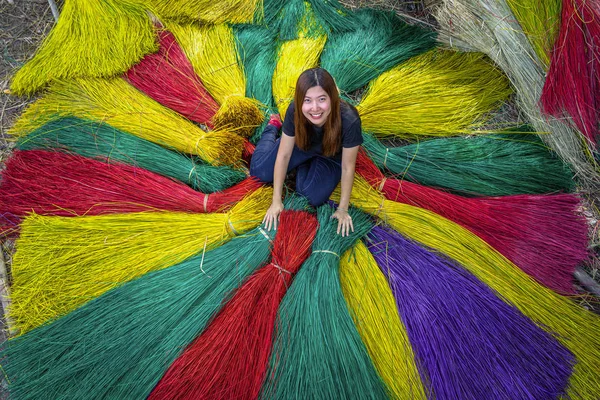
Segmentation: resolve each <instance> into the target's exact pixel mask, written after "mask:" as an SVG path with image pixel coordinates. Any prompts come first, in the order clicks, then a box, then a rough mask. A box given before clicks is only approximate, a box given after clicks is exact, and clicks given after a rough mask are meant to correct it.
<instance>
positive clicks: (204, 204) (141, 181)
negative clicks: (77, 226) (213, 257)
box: [0, 150, 262, 226]
mask: <svg viewBox="0 0 600 400" xmlns="http://www.w3.org/2000/svg"><path fill="white" fill-rule="evenodd" d="M5 165H6V168H5V169H4V170H3V171H2V172H1V173H0V176H1V177H2V181H1V183H0V214H1V215H3V217H4V218H3V219H5V220H6V219H14V220H13V221H11V222H12V224H11V225H12V226H15V225H17V224H18V223H19V220H20V219H21V218H23V217H24V216H25V215H26V214H27V213H29V212H35V213H36V214H40V215H62V216H75V215H101V214H114V213H129V212H143V211H158V210H162V211H175V212H187V213H213V212H225V211H227V210H228V209H229V208H231V206H233V204H235V203H237V202H238V201H240V200H241V199H242V198H243V197H244V196H246V195H248V194H250V193H251V192H253V191H255V190H257V189H258V188H259V187H260V186H262V184H261V183H260V182H259V181H258V180H256V179H254V178H248V179H246V180H244V181H242V182H241V183H239V184H237V185H235V186H232V187H231V188H228V189H226V190H225V191H224V192H221V193H214V194H210V195H209V194H204V193H201V192H197V191H195V190H193V189H192V188H190V187H189V186H186V185H184V184H182V183H178V182H176V181H173V180H172V179H169V178H166V177H163V176H161V175H157V174H155V173H153V172H150V171H146V170H144V169H141V168H136V167H132V166H129V165H126V164H117V163H115V164H105V163H103V162H101V161H96V160H92V159H89V158H85V157H81V156H79V155H73V154H67V153H61V152H51V151H42V150H29V151H17V152H15V153H13V155H12V156H11V157H10V158H9V159H8V160H7V162H6V164H5ZM2 225H5V226H6V225H7V223H6V222H5V221H0V226H2ZM11 225H9V226H11Z"/></svg>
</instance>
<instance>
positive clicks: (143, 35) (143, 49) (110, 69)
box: [10, 0, 158, 95]
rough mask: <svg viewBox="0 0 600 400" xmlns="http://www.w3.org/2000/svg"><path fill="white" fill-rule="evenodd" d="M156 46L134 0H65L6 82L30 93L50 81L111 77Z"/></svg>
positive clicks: (18, 92) (17, 91)
mask: <svg viewBox="0 0 600 400" xmlns="http://www.w3.org/2000/svg"><path fill="white" fill-rule="evenodd" d="M157 49H158V45H157V43H156V38H155V36H154V29H153V27H152V22H151V20H150V18H149V17H148V15H147V14H146V11H145V10H144V9H143V8H142V7H140V6H139V5H138V4H136V1H134V0H123V1H115V0H105V1H89V0H65V2H64V5H63V8H62V11H61V14H60V18H59V19H58V22H57V23H56V25H55V26H54V27H53V28H52V30H51V31H50V33H49V34H48V36H46V38H45V39H44V41H43V42H42V44H41V45H40V47H39V48H38V49H37V51H36V53H35V54H34V56H33V58H32V59H31V60H29V61H28V62H27V63H26V64H25V65H24V66H23V67H21V69H19V70H18V71H17V73H16V74H15V76H14V77H13V80H12V82H11V87H10V88H11V92H12V93H13V94H15V95H32V94H34V93H35V92H37V91H38V90H40V89H42V88H44V87H45V86H46V85H47V84H48V83H50V82H52V81H53V80H63V79H71V78H76V77H112V76H116V75H119V74H122V73H124V72H125V71H127V70H128V69H129V68H130V67H131V66H132V65H133V64H135V63H136V62H138V61H139V60H140V59H141V58H142V57H143V56H144V55H145V54H147V53H152V52H154V51H156V50H157Z"/></svg>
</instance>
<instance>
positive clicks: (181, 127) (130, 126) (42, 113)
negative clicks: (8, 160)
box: [10, 78, 243, 165]
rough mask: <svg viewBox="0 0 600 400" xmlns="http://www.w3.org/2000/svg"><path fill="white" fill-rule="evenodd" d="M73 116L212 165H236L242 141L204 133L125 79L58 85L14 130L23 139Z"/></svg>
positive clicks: (34, 104) (226, 134)
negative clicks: (53, 123)
mask: <svg viewBox="0 0 600 400" xmlns="http://www.w3.org/2000/svg"><path fill="white" fill-rule="evenodd" d="M67 116H74V117H79V118H85V119H91V120H95V121H102V122H106V123H108V124H110V125H112V126H113V127H115V128H117V129H120V130H122V131H125V132H128V133H131V134H132V135H136V136H139V137H141V138H143V139H147V140H150V141H151V142H154V143H156V144H159V145H162V146H166V147H168V148H171V149H175V150H179V151H182V152H184V153H192V154H196V155H198V156H199V157H200V158H202V159H203V160H204V161H206V162H208V163H209V164H213V165H228V164H233V163H234V162H236V161H237V160H239V159H240V157H241V154H242V143H243V139H242V138H240V137H239V136H237V135H234V134H232V133H230V132H226V131H217V130H215V131H211V132H204V131H203V130H202V129H200V128H198V127H197V126H196V125H194V124H193V123H192V122H190V121H188V120H187V119H186V118H184V117H182V116H181V115H179V114H177V113H176V112H175V111H172V110H170V109H168V108H166V107H164V106H162V105H160V104H159V103H157V102H156V101H154V100H152V99H151V98H150V97H148V96H146V95H145V94H143V93H141V92H140V91H138V90H137V89H136V88H134V87H133V86H131V85H130V84H128V83H127V82H126V81H125V80H123V79H121V78H115V79H109V80H104V79H77V80H73V81H68V82H67V81H64V82H57V83H56V84H54V85H53V86H52V87H51V88H50V89H49V91H48V93H47V94H46V95H45V96H44V97H42V98H40V99H38V100H37V101H36V102H34V103H33V104H31V105H30V106H29V107H28V108H27V109H26V110H25V112H24V113H23V114H22V115H21V117H20V118H19V119H18V120H17V122H16V124H15V125H14V126H13V127H12V129H11V132H10V133H11V134H13V135H17V136H19V137H22V136H24V135H26V134H28V133H30V132H31V131H33V130H34V129H36V128H39V127H40V126H42V125H44V124H45V123H47V122H48V121H51V120H54V119H57V118H59V117H67Z"/></svg>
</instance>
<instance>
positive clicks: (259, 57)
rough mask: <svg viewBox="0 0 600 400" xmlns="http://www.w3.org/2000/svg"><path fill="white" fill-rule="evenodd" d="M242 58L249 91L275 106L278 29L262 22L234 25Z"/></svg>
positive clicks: (262, 101) (254, 96) (250, 95)
mask: <svg viewBox="0 0 600 400" xmlns="http://www.w3.org/2000/svg"><path fill="white" fill-rule="evenodd" d="M233 32H234V33H235V38H236V41H237V48H238V54H239V58H240V60H241V63H242V65H243V66H244V73H245V74H246V94H247V95H248V96H249V97H252V98H255V99H257V100H258V101H260V102H261V103H262V104H264V105H266V106H268V107H272V106H274V105H275V103H274V102H273V94H272V90H273V84H272V81H273V72H274V71H275V64H276V63H277V45H276V35H277V32H275V31H273V30H272V29H269V28H267V27H265V26H261V25H238V26H235V27H234V28H233Z"/></svg>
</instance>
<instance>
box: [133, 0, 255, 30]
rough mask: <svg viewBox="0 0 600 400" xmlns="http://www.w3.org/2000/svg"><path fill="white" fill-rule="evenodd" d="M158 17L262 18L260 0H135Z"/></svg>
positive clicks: (217, 21)
mask: <svg viewBox="0 0 600 400" xmlns="http://www.w3.org/2000/svg"><path fill="white" fill-rule="evenodd" d="M137 1H139V2H140V3H142V4H144V5H146V6H147V7H148V8H150V9H152V10H154V12H155V13H156V14H157V15H158V16H159V17H160V18H173V19H192V20H199V21H202V22H206V23H211V24H224V23H231V24H243V23H251V22H253V21H255V20H256V21H259V20H261V19H262V5H263V4H262V0H219V1H211V0H137Z"/></svg>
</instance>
